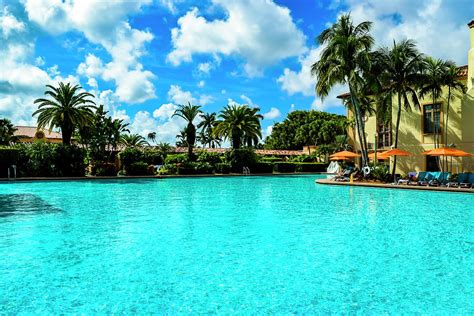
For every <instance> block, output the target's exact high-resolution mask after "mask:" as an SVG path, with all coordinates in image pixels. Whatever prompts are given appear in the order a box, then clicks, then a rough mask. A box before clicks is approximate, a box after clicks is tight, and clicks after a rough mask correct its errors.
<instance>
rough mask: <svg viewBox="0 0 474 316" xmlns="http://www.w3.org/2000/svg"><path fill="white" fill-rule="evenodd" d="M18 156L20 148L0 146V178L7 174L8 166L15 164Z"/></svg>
mask: <svg viewBox="0 0 474 316" xmlns="http://www.w3.org/2000/svg"><path fill="white" fill-rule="evenodd" d="M19 157H20V150H19V149H18V148H15V147H3V146H0V178H6V177H7V176H8V168H9V167H10V166H11V165H16V164H17V163H18V159H19Z"/></svg>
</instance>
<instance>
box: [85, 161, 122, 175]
mask: <svg viewBox="0 0 474 316" xmlns="http://www.w3.org/2000/svg"><path fill="white" fill-rule="evenodd" d="M91 174H92V175H94V176H102V177H104V176H108V177H110V176H115V175H117V170H116V169H115V164H114V163H110V162H101V163H97V164H95V165H93V166H92V169H91Z"/></svg>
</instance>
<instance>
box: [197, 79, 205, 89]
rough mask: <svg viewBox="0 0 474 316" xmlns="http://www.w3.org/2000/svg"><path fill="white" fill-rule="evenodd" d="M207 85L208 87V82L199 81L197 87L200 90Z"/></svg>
mask: <svg viewBox="0 0 474 316" xmlns="http://www.w3.org/2000/svg"><path fill="white" fill-rule="evenodd" d="M205 85H206V82H205V81H204V80H201V81H199V82H198V84H197V86H198V87H199V88H202V87H204V86H205Z"/></svg>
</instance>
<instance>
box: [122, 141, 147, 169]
mask: <svg viewBox="0 0 474 316" xmlns="http://www.w3.org/2000/svg"><path fill="white" fill-rule="evenodd" d="M119 158H120V162H121V163H122V166H123V169H125V170H126V171H127V172H128V171H129V169H130V166H131V165H132V164H133V163H135V162H140V161H143V160H145V155H144V154H143V151H141V150H140V149H139V148H136V147H128V148H125V149H124V150H123V151H121V152H120V154H119ZM147 167H148V165H147Z"/></svg>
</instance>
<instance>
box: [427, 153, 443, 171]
mask: <svg viewBox="0 0 474 316" xmlns="http://www.w3.org/2000/svg"><path fill="white" fill-rule="evenodd" d="M426 171H440V170H439V165H438V158H437V157H432V156H426Z"/></svg>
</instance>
